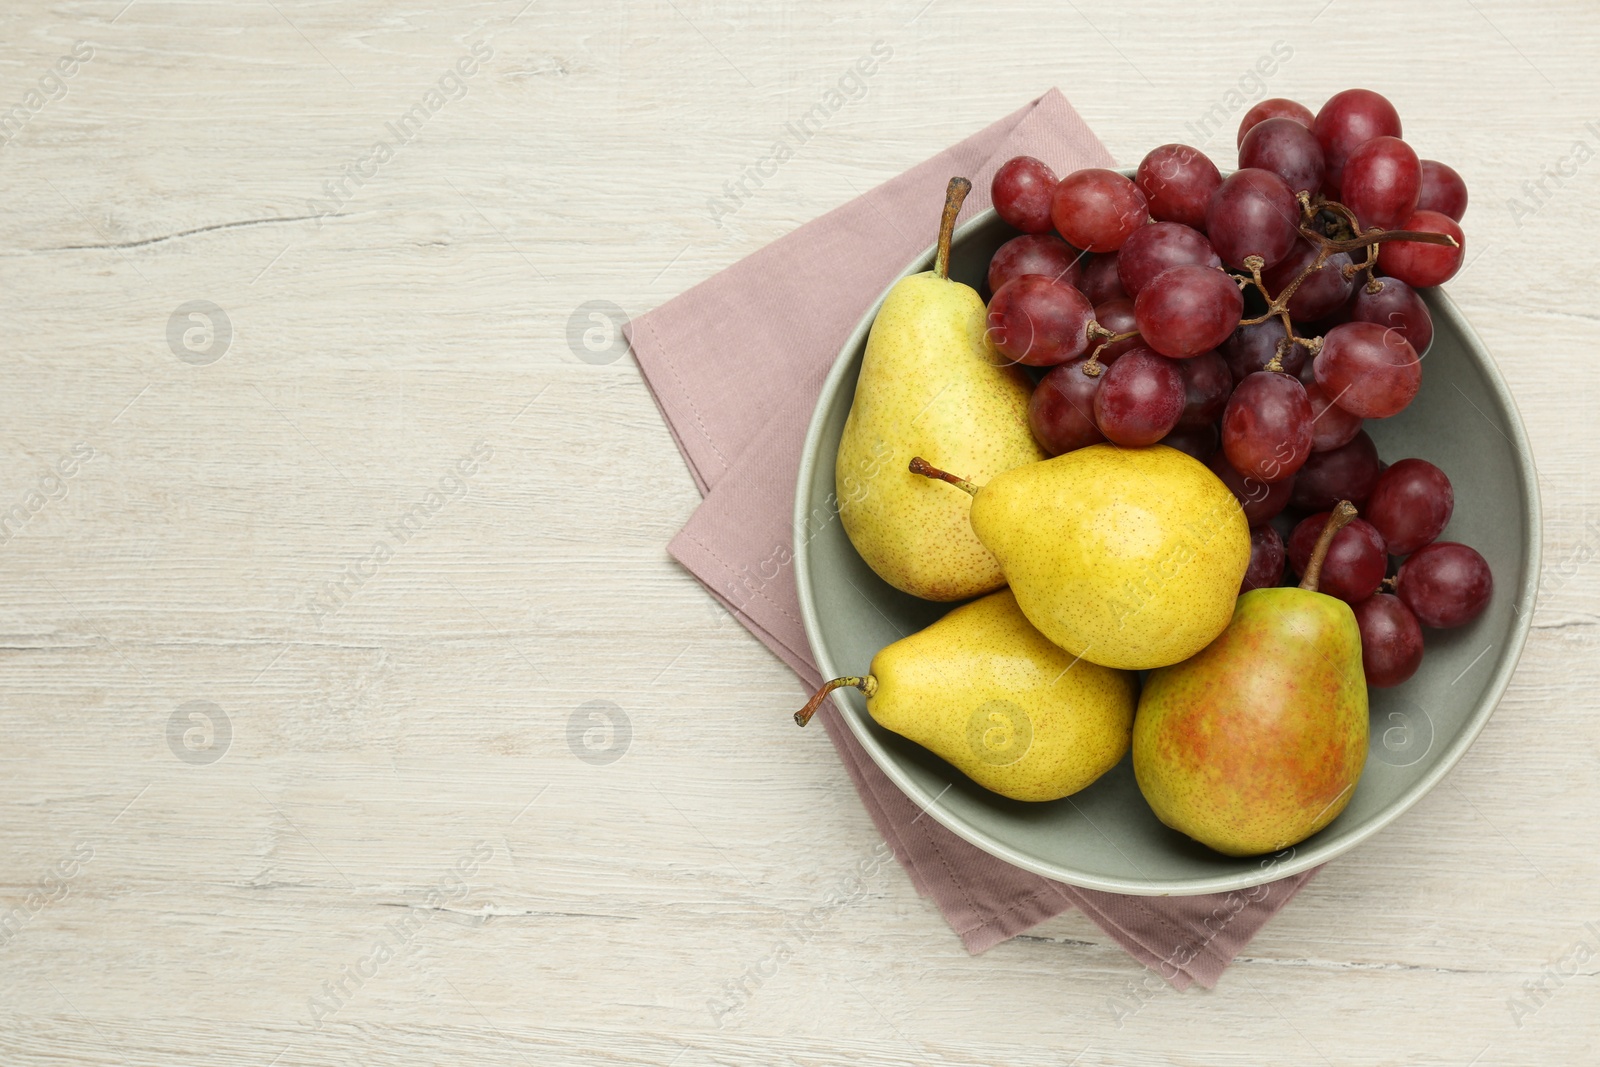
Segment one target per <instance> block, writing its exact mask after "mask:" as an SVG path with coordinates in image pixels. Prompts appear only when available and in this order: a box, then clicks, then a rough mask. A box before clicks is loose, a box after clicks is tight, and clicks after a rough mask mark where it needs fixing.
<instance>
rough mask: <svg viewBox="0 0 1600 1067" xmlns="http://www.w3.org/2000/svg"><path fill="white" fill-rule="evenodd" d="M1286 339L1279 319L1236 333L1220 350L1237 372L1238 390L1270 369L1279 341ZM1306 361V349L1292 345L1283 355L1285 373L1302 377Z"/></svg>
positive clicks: (1252, 324)
mask: <svg viewBox="0 0 1600 1067" xmlns="http://www.w3.org/2000/svg"><path fill="white" fill-rule="evenodd" d="M1284 336H1285V334H1284V332H1283V320H1282V319H1280V318H1278V317H1277V316H1273V317H1272V318H1270V319H1265V320H1263V321H1261V322H1255V323H1251V324H1250V325H1249V326H1241V327H1239V328H1238V329H1237V330H1234V331H1233V334H1232V335H1231V336H1229V338H1228V339H1227V340H1226V341H1224V342H1223V343H1222V348H1221V349H1220V351H1221V352H1222V358H1223V359H1225V360H1227V361H1228V369H1229V370H1231V371H1232V372H1233V384H1234V386H1235V387H1237V386H1238V384H1239V383H1240V382H1242V381H1244V380H1245V379H1246V378H1248V377H1249V376H1250V375H1252V374H1254V373H1255V372H1256V371H1258V370H1266V369H1267V364H1268V363H1271V362H1272V357H1273V356H1274V355H1276V354H1277V351H1278V342H1279V341H1281V340H1283V338H1284ZM1305 362H1306V350H1305V349H1304V348H1303V347H1301V346H1300V345H1298V344H1293V345H1289V346H1288V350H1287V351H1286V352H1285V353H1284V356H1283V362H1282V366H1283V372H1284V373H1285V374H1296V375H1298V374H1299V373H1300V368H1301V367H1302V366H1303V365H1304V364H1305Z"/></svg>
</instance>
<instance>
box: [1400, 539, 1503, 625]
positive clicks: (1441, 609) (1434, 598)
mask: <svg viewBox="0 0 1600 1067" xmlns="http://www.w3.org/2000/svg"><path fill="white" fill-rule="evenodd" d="M1394 591H1395V593H1397V594H1398V595H1399V597H1400V599H1401V600H1404V601H1405V602H1406V607H1408V608H1410V609H1411V611H1412V613H1413V614H1415V615H1416V617H1417V621H1418V622H1420V623H1422V625H1424V626H1432V627H1435V628H1437V629H1447V628H1449V627H1451V626H1461V625H1464V624H1466V623H1469V622H1471V621H1472V620H1473V619H1476V618H1477V617H1478V615H1479V614H1480V613H1482V611H1483V609H1484V608H1485V607H1487V606H1488V603H1489V596H1490V595H1491V594H1492V593H1493V592H1494V576H1493V575H1491V574H1490V573H1489V564H1488V561H1486V560H1485V559H1484V558H1483V557H1482V556H1480V555H1479V554H1478V553H1477V551H1476V550H1475V549H1471V548H1468V547H1467V546H1466V545H1463V544H1458V543H1457V542H1455V541H1435V542H1434V543H1433V544H1431V545H1425V546H1423V547H1422V548H1419V549H1417V551H1416V552H1414V553H1412V554H1411V555H1410V556H1408V557H1407V558H1406V561H1405V562H1404V563H1402V564H1400V571H1399V573H1398V574H1396V575H1395V585H1394Z"/></svg>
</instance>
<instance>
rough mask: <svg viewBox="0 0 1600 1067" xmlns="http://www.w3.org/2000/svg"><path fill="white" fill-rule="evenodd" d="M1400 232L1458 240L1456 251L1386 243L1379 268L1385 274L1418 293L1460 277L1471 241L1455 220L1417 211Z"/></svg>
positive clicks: (1412, 244) (1414, 243)
mask: <svg viewBox="0 0 1600 1067" xmlns="http://www.w3.org/2000/svg"><path fill="white" fill-rule="evenodd" d="M1400 229H1402V230H1418V231H1421V232H1423V233H1443V234H1449V235H1450V236H1451V237H1453V238H1455V242H1456V247H1454V248H1451V247H1450V246H1449V245H1429V244H1423V243H1422V242H1421V241H1385V242H1384V243H1383V244H1382V245H1380V246H1379V252H1378V266H1379V268H1380V269H1382V271H1383V273H1385V274H1387V275H1389V276H1391V277H1394V278H1399V279H1400V280H1401V281H1403V282H1405V283H1406V284H1407V285H1410V286H1413V287H1415V288H1418V289H1420V288H1422V287H1423V286H1427V285H1443V284H1444V283H1445V282H1447V281H1449V280H1450V279H1451V278H1454V277H1455V276H1456V271H1458V270H1460V269H1461V262H1462V257H1464V256H1465V255H1466V253H1467V238H1466V235H1465V234H1463V233H1462V232H1461V227H1460V226H1458V225H1456V221H1455V220H1454V219H1452V218H1451V217H1450V216H1449V215H1441V214H1440V213H1439V212H1437V211H1415V212H1412V214H1411V217H1410V218H1408V219H1406V221H1405V223H1404V224H1403V225H1402V226H1401V227H1400Z"/></svg>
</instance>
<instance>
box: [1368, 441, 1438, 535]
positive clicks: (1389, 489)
mask: <svg viewBox="0 0 1600 1067" xmlns="http://www.w3.org/2000/svg"><path fill="white" fill-rule="evenodd" d="M1455 506H1456V493H1455V489H1454V488H1452V487H1451V485H1450V479H1449V478H1447V477H1445V473H1444V471H1442V470H1440V469H1439V468H1438V467H1435V466H1434V465H1433V464H1432V463H1429V462H1428V461H1427V460H1425V459H1402V460H1400V461H1398V462H1396V463H1395V464H1394V465H1393V466H1391V467H1389V468H1388V469H1387V470H1385V471H1384V472H1383V473H1382V474H1380V475H1378V480H1377V482H1376V483H1374V485H1373V487H1372V495H1371V496H1370V497H1368V499H1367V506H1366V509H1365V511H1366V516H1367V521H1368V522H1370V523H1372V525H1374V526H1376V527H1377V528H1378V532H1379V533H1381V534H1383V539H1384V540H1385V541H1387V542H1388V543H1389V551H1390V552H1393V553H1394V554H1395V555H1397V556H1409V555H1411V553H1413V552H1415V551H1416V550H1417V549H1419V548H1422V547H1423V546H1424V545H1427V544H1431V543H1432V542H1433V540H1434V538H1436V537H1438V536H1439V535H1440V534H1441V533H1443V532H1444V528H1445V526H1446V525H1447V524H1448V523H1449V522H1450V514H1451V512H1453V511H1454V510H1455Z"/></svg>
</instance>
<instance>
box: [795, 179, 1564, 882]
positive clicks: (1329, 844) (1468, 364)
mask: <svg viewBox="0 0 1600 1067" xmlns="http://www.w3.org/2000/svg"><path fill="white" fill-rule="evenodd" d="M1012 236H1015V231H1014V230H1012V229H1010V228H1009V227H1008V226H1007V225H1006V224H1005V223H1004V222H1002V221H1001V220H1000V219H999V217H998V216H996V215H995V214H994V212H993V211H992V210H991V211H986V212H984V213H983V214H981V215H979V216H977V217H975V218H974V219H973V220H972V221H970V222H968V223H967V224H965V225H964V226H962V227H961V229H960V230H959V231H958V232H957V234H956V239H955V241H954V243H953V245H952V250H951V257H950V274H951V277H953V278H956V279H958V280H960V281H963V282H966V283H967V284H969V285H972V286H973V287H975V288H978V289H979V290H980V291H981V290H982V287H983V279H984V277H985V274H986V272H987V270H988V263H989V259H990V257H991V256H992V255H993V253H994V250H995V249H996V248H998V247H999V245H1000V244H1001V243H1002V242H1004V241H1005V240H1007V239H1008V238H1010V237H1012ZM931 264H932V250H931V249H930V250H929V252H928V253H926V254H925V255H924V256H923V257H921V258H920V259H919V260H918V261H917V262H916V263H913V264H912V265H911V266H910V267H908V268H907V270H906V273H908V274H909V273H915V272H917V271H922V270H927V269H929V267H930V266H931ZM1423 297H1424V299H1425V300H1426V301H1427V303H1428V308H1429V310H1430V311H1431V312H1432V313H1433V317H1434V325H1435V335H1434V341H1433V344H1432V346H1431V348H1430V349H1429V350H1428V352H1427V353H1426V355H1425V357H1424V363H1423V388H1422V391H1421V392H1420V393H1419V395H1418V396H1417V399H1416V400H1415V401H1414V402H1413V403H1412V405H1411V406H1410V407H1409V408H1408V409H1407V410H1406V411H1405V412H1404V413H1403V414H1402V415H1400V416H1398V417H1396V418H1393V419H1387V420H1381V421H1372V420H1369V421H1368V423H1367V425H1366V430H1367V432H1368V433H1369V434H1370V435H1371V437H1372V439H1373V441H1374V442H1375V443H1376V444H1377V446H1378V450H1379V453H1380V454H1381V455H1382V456H1383V458H1384V459H1385V460H1387V461H1389V462H1394V461H1395V460H1397V459H1401V458H1404V457H1407V456H1420V457H1422V458H1424V459H1427V460H1429V461H1430V462H1432V463H1435V464H1437V465H1438V466H1439V467H1440V468H1442V469H1443V470H1444V471H1445V473H1446V474H1448V475H1449V477H1450V480H1451V482H1452V483H1453V485H1454V487H1455V494H1456V504H1455V512H1454V515H1453V517H1452V518H1451V520H1450V525H1449V527H1448V528H1447V529H1446V530H1445V532H1444V535H1443V538H1442V539H1444V540H1454V541H1463V542H1465V543H1467V544H1469V545H1471V546H1472V547H1474V548H1476V549H1477V550H1478V551H1479V552H1481V553H1483V555H1484V557H1485V558H1486V559H1487V560H1488V561H1489V565H1490V567H1491V569H1492V570H1493V573H1494V580H1495V592H1494V596H1493V599H1492V600H1491V601H1490V604H1489V607H1488V609H1487V610H1486V611H1485V612H1484V613H1483V615H1482V616H1480V617H1479V618H1478V619H1477V620H1476V621H1474V622H1473V623H1472V624H1470V625H1468V626H1465V627H1462V628H1460V629H1456V630H1450V631H1428V632H1427V633H1426V641H1427V652H1426V655H1425V656H1424V658H1423V662H1422V667H1421V669H1420V670H1418V672H1417V673H1416V675H1415V676H1414V677H1412V678H1411V679H1410V680H1409V681H1407V682H1406V683H1405V684H1403V685H1401V686H1398V687H1396V688H1394V689H1374V690H1372V691H1371V717H1372V718H1371V725H1372V744H1371V750H1370V753H1369V756H1368V759H1367V765H1366V768H1365V770H1364V772H1363V774H1362V777H1361V782H1360V785H1359V786H1358V787H1357V790H1356V793H1355V796H1354V797H1353V798H1352V800H1351V802H1350V805H1349V807H1347V808H1346V809H1345V811H1344V812H1343V813H1342V814H1341V815H1340V816H1339V818H1338V819H1336V820H1335V821H1334V822H1333V823H1332V824H1331V825H1329V826H1328V827H1327V828H1326V829H1324V830H1323V831H1322V832H1321V833H1318V834H1317V835H1315V836H1314V837H1312V838H1310V839H1308V840H1306V841H1304V842H1302V843H1301V844H1299V845H1298V846H1295V847H1294V848H1292V849H1289V850H1286V851H1285V852H1284V853H1281V854H1279V855H1278V856H1275V857H1262V858H1252V859H1232V858H1229V857H1226V856H1222V855H1219V854H1217V853H1214V852H1212V851H1211V850H1209V849H1207V848H1205V847H1203V846H1201V845H1199V844H1197V843H1195V842H1193V841H1191V840H1189V839H1188V838H1186V837H1185V836H1183V835H1182V834H1179V833H1177V832H1175V831H1173V830H1169V829H1167V828H1166V827H1164V826H1162V825H1161V824H1160V823H1159V822H1158V821H1157V820H1156V818H1155V816H1154V815H1153V814H1152V813H1151V811H1150V809H1149V807H1148V806H1147V805H1146V804H1145V802H1144V798H1143V797H1142V796H1141V795H1140V794H1139V789H1138V786H1137V784H1136V783H1135V781H1134V778H1133V771H1132V767H1131V763H1130V760H1129V759H1127V758H1124V759H1123V761H1122V763H1121V764H1120V765H1118V766H1117V767H1116V768H1115V769H1114V770H1112V771H1111V772H1110V773H1109V774H1107V775H1106V776H1105V777H1103V778H1101V779H1100V780H1099V781H1098V782H1096V783H1095V784H1094V785H1092V786H1090V787H1089V788H1088V789H1086V790H1084V791H1083V792H1081V793H1078V794H1076V795H1075V796H1071V797H1067V798H1065V799H1063V800H1059V801H1054V802H1050V803H1043V804H1026V803H1021V802H1017V801H1011V800H1007V799H1005V798H1004V797H1000V796H997V795H996V794H993V793H990V792H988V791H987V790H985V789H983V788H981V787H980V786H978V785H976V784H974V783H973V782H972V781H970V780H969V779H967V778H966V777H965V776H964V775H962V774H961V773H960V772H959V771H957V770H955V768H953V767H952V766H950V765H949V764H947V763H945V762H944V761H943V760H941V759H939V758H938V757H937V756H934V755H933V754H931V753H929V752H928V751H927V750H925V749H923V748H922V747H920V746H918V745H915V744H913V743H911V742H910V741H907V740H905V739H904V738H902V737H900V736H899V735H897V734H894V733H891V732H890V731H887V730H884V729H883V728H881V727H879V726H878V725H877V724H876V723H875V722H874V721H873V720H872V718H871V716H869V715H868V714H867V712H866V705H865V702H864V700H863V699H862V697H861V695H860V694H859V693H857V692H856V691H855V690H845V691H841V692H838V693H836V694H835V696H834V700H835V702H836V704H837V706H838V707H839V708H840V709H841V712H842V714H843V715H844V717H845V719H846V721H847V722H848V723H849V725H850V727H851V729H852V730H853V731H854V732H855V733H856V735H857V736H858V737H859V738H860V740H861V741H862V743H863V745H864V746H865V747H866V749H867V751H868V752H869V753H870V754H871V756H872V758H873V759H874V760H875V761H876V762H877V763H878V765H879V766H880V767H882V768H883V770H884V771H885V772H886V773H887V774H888V775H889V777H890V778H891V779H892V780H893V781H894V782H895V783H896V784H897V785H898V786H899V787H900V788H901V789H903V790H904V791H905V792H906V793H907V794H908V795H909V796H910V797H911V798H912V799H913V800H914V801H916V803H917V804H918V806H919V807H922V808H924V809H925V810H926V811H927V813H928V815H929V816H931V817H932V818H934V819H936V820H938V821H939V822H940V823H942V824H943V825H945V826H947V827H948V828H950V829H951V830H952V831H954V832H955V833H957V834H958V835H960V836H961V837H963V838H965V839H966V840H968V841H970V842H972V843H973V844H975V845H977V846H978V847H980V848H982V849H984V850H985V851H987V852H989V853H991V854H993V855H996V856H998V857H1000V858H1001V859H1004V860H1007V861H1008V862H1011V863H1013V864H1016V865H1017V866H1020V867H1024V868H1026V869H1028V870H1031V871H1034V872H1036V873H1038V874H1041V875H1044V876H1045V877H1048V878H1054V879H1057V880H1059V881H1063V882H1067V883H1069V884H1072V885H1077V886H1083V887H1086V888H1092V889H1104V890H1110V891H1115V892H1122V893H1135V894H1145V895H1160V894H1170V893H1201V892H1216V891H1222V890H1228V889H1242V888H1246V887H1249V886H1252V885H1258V884H1260V883H1262V882H1265V881H1269V880H1272V879H1275V878H1279V877H1282V876H1284V875H1287V874H1292V873H1294V872H1295V871H1299V870H1304V869H1306V868H1309V867H1312V866H1315V865H1317V864H1319V863H1323V862H1325V861H1327V860H1328V859H1331V858H1332V857H1334V856H1336V855H1338V854H1339V853H1341V852H1343V851H1345V850H1346V849H1348V848H1350V847H1352V846H1354V845H1355V844H1356V843H1358V842H1359V841H1361V840H1362V839H1364V838H1365V837H1367V836H1368V835H1370V834H1372V833H1375V832H1376V831H1377V830H1379V829H1380V828H1381V827H1383V826H1384V825H1385V824H1386V823H1388V822H1389V821H1390V820H1392V819H1393V818H1395V817H1396V816H1398V815H1399V814H1400V813H1401V812H1403V811H1404V810H1405V809H1406V808H1408V807H1409V806H1410V805H1411V804H1413V803H1415V802H1416V800H1417V799H1418V798H1419V797H1421V796H1422V795H1423V794H1424V793H1425V792H1426V791H1427V790H1428V789H1429V788H1431V787H1432V786H1433V785H1434V784H1435V783H1437V782H1438V780H1439V779H1440V778H1441V777H1442V776H1443V775H1444V774H1445V772H1446V771H1448V770H1449V768H1450V767H1451V766H1452V765H1453V764H1454V763H1455V762H1456V760H1458V759H1459V758H1460V757H1461V754H1462V753H1463V752H1464V751H1465V750H1466V747H1467V746H1468V745H1469V744H1470V743H1471V741H1472V739H1473V738H1474V737H1475V736H1476V735H1477V733H1478V731H1479V730H1480V729H1481V728H1482V726H1483V724H1484V722H1485V721H1486V720H1487V719H1488V717H1489V715H1490V714H1491V713H1492V712H1493V710H1494V707H1495V704H1496V703H1497V702H1498V701H1499V698H1500V695H1501V693H1502V692H1503V691H1504V689H1505V686H1506V684H1507V682H1508V681H1509V679H1510V675H1511V671H1512V669H1513V668H1514V666H1515V664H1516V660H1517V657H1518V655H1519V654H1520V653H1521V650H1522V645H1523V641H1524V639H1525V637H1526V635H1527V629H1528V624H1529V620H1530V617H1531V609H1532V606H1533V594H1534V589H1535V586H1536V583H1537V575H1538V553H1539V518H1538V516H1539V509H1538V500H1537V498H1536V483H1535V476H1534V472H1533V466H1532V457H1531V453H1530V451H1529V448H1528V444H1527V440H1526V437H1525V435H1524V433H1523V429H1522V423H1521V420H1520V418H1519V417H1518V415H1517V411H1516V407H1515V405H1514V403H1513V402H1512V400H1511V397H1510V394H1509V393H1508V391H1507V390H1506V387H1505V383H1504V381H1503V380H1502V379H1501V378H1500V375H1499V373H1498V371H1497V370H1496V369H1495V366H1494V363H1493V360H1492V359H1491V358H1490V357H1489V355H1488V353H1487V352H1486V351H1485V350H1484V348H1483V345H1482V343H1481V342H1480V341H1479V340H1478V338H1477V336H1476V335H1475V334H1474V333H1473V332H1472V330H1471V328H1470V327H1469V326H1468V325H1467V324H1466V323H1465V322H1464V321H1463V320H1462V318H1461V316H1460V314H1459V313H1458V312H1457V311H1456V309H1455V306H1454V305H1453V304H1452V303H1451V302H1450V300H1449V299H1448V298H1447V297H1446V296H1444V295H1443V294H1442V293H1440V292H1438V291H1437V290H1431V291H1424V293H1423ZM876 312H877V303H876V302H875V303H874V305H873V307H872V308H871V309H870V310H869V311H868V313H867V315H866V316H865V317H864V318H863V319H862V323H861V325H860V327H859V328H858V329H857V330H856V332H855V334H854V335H853V336H852V337H851V339H850V341H849V342H848V343H847V344H846V346H845V348H844V350H843V352H842V353H841V355H840V357H839V362H838V364H837V365H836V366H835V367H834V369H833V372H832V374H831V375H830V376H829V378H828V381H827V383H826V384H825V385H824V388H823V392H822V396H821V399H820V400H819V401H818V407H817V410H816V413H815V415H814V416H813V419H812V424H811V429H810V433H809V435H808V437H807V441H806V450H805V454H804V457H803V459H802V466H801V472H800V482H799V486H798V496H797V500H796V509H795V515H796V529H797V530H802V529H803V530H806V531H807V536H806V537H803V538H801V537H797V538H796V552H795V555H796V561H797V568H796V573H797V577H798V580H799V584H800V601H801V608H802V611H803V613H804V622H805V626H806V633H807V636H808V637H809V639H810V641H811V647H812V651H813V653H814V654H815V656H816V658H817V663H818V666H819V669H820V670H821V671H822V674H823V676H824V677H833V676H836V675H841V674H864V673H866V670H867V667H868V664H869V663H870V662H871V660H872V657H873V655H874V654H875V653H876V652H877V651H878V650H879V649H880V648H882V647H883V646H885V645H887V644H890V643H891V642H893V641H896V640H898V639H899V638H901V637H904V636H906V635H907V634H910V633H912V632H914V631H916V630H919V629H921V628H922V627H924V626H926V625H928V624H929V623H931V622H933V621H934V620H935V619H937V618H939V617H940V616H941V615H943V614H944V613H945V612H946V611H948V610H950V608H951V607H952V605H947V604H934V603H929V602H927V601H922V600H918V599H917V598H915V597H911V596H908V595H906V594H904V593H901V592H899V591H897V590H895V589H894V588H892V587H890V586H889V585H887V584H886V583H884V582H883V581H882V580H881V579H880V578H878V576H877V575H876V574H874V573H873V572H872V570H871V569H870V568H869V567H868V566H867V565H866V564H865V563H864V562H862V560H861V557H860V556H858V555H857V554H856V551H855V549H854V548H853V547H852V545H851V544H850V540H849V538H848V537H847V536H846V535H845V532H844V529H843V527H842V524H840V523H838V522H823V523H820V524H819V523H818V521H817V517H818V516H825V515H828V514H830V513H831V512H832V511H834V510H836V509H834V508H833V507H832V505H831V504H830V499H831V497H830V494H832V493H833V491H834V458H835V455H836V453H837V450H838V444H839V437H840V434H841V432H842V431H843V428H844V421H845V417H846V415H847V414H848V413H849V410H850V404H851V400H852V398H853V397H854V393H855V383H856V377H857V374H858V372H859V370H860V364H861V355H862V352H863V350H864V349H865V346H866V339H867V332H868V329H869V328H870V326H871V323H872V319H873V317H874V316H875V314H876Z"/></svg>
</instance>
